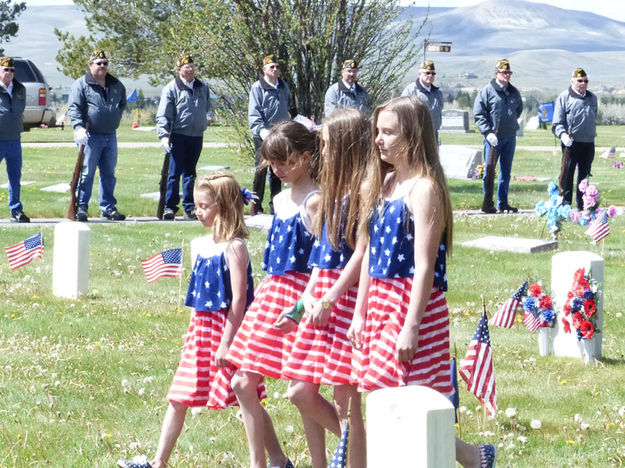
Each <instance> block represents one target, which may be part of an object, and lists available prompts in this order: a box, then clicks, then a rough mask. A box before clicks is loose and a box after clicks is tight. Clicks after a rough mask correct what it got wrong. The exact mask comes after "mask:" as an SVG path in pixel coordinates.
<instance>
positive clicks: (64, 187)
mask: <svg viewBox="0 0 625 468" xmlns="http://www.w3.org/2000/svg"><path fill="white" fill-rule="evenodd" d="M70 188H71V187H70V184H68V183H67V182H62V183H60V184H54V185H50V186H48V187H43V188H42V189H41V191H42V192H57V193H65V192H69V190H70Z"/></svg>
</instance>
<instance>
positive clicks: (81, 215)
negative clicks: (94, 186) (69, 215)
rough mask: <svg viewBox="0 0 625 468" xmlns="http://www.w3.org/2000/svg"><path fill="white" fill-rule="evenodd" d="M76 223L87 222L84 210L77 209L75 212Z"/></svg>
mask: <svg viewBox="0 0 625 468" xmlns="http://www.w3.org/2000/svg"><path fill="white" fill-rule="evenodd" d="M76 221H80V222H81V223H86V222H87V221H89V218H88V217H87V210H85V209H84V208H78V211H77V212H76Z"/></svg>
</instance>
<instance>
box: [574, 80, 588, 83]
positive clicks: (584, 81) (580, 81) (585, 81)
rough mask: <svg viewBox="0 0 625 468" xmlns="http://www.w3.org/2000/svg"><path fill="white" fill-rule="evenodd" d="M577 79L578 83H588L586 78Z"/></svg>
mask: <svg viewBox="0 0 625 468" xmlns="http://www.w3.org/2000/svg"><path fill="white" fill-rule="evenodd" d="M575 81H577V82H578V83H588V80H585V79H579V80H575Z"/></svg>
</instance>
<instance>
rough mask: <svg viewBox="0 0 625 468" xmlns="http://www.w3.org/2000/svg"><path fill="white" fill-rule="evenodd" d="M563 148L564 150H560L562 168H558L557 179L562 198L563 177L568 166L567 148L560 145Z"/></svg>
mask: <svg viewBox="0 0 625 468" xmlns="http://www.w3.org/2000/svg"><path fill="white" fill-rule="evenodd" d="M562 146H564V149H563V150H562V167H561V168H560V178H559V179H558V185H560V195H561V196H564V189H565V187H564V177H565V174H566V166H567V165H568V164H569V149H570V148H569V147H568V146H566V145H564V144H563V145H562Z"/></svg>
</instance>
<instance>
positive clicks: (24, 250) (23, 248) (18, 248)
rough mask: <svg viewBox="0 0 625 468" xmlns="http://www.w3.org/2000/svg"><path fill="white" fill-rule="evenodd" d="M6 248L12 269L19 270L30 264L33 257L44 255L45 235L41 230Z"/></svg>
mask: <svg viewBox="0 0 625 468" xmlns="http://www.w3.org/2000/svg"><path fill="white" fill-rule="evenodd" d="M4 250H5V251H6V253H7V256H8V257H9V267H10V268H11V270H17V269H18V268H20V267H23V266H24V265H28V264H29V263H30V262H32V261H33V259H35V258H41V257H42V256H43V235H42V234H41V231H39V232H38V233H37V234H35V235H33V236H30V237H29V238H28V239H26V240H23V241H22V242H19V243H18V244H15V245H11V246H9V247H5V248H4Z"/></svg>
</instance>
